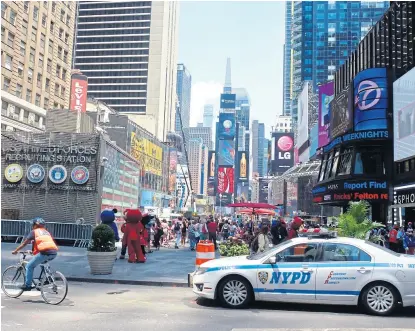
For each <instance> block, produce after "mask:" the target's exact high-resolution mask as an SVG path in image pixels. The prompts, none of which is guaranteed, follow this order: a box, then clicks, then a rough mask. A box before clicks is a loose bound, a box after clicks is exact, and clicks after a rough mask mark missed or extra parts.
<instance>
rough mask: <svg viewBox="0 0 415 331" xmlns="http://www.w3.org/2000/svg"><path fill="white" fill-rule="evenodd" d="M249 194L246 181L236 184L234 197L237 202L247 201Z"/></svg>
mask: <svg viewBox="0 0 415 331" xmlns="http://www.w3.org/2000/svg"><path fill="white" fill-rule="evenodd" d="M248 194H249V184H248V183H244V182H242V183H238V184H237V185H236V198H235V200H236V201H237V202H248Z"/></svg>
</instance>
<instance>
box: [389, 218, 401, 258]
mask: <svg viewBox="0 0 415 331" xmlns="http://www.w3.org/2000/svg"><path fill="white" fill-rule="evenodd" d="M398 230H399V225H398V224H395V225H394V226H393V228H392V229H391V230H390V231H389V248H390V249H391V250H392V251H394V252H399V240H398Z"/></svg>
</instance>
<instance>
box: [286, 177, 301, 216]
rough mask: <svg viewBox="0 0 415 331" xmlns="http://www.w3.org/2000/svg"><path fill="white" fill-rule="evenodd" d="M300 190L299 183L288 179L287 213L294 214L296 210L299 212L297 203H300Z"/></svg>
mask: <svg viewBox="0 0 415 331" xmlns="http://www.w3.org/2000/svg"><path fill="white" fill-rule="evenodd" d="M297 195H298V190H297V183H296V182H295V181H293V180H289V181H287V205H286V214H288V215H293V213H294V212H297V210H298V208H297V203H298V198H297Z"/></svg>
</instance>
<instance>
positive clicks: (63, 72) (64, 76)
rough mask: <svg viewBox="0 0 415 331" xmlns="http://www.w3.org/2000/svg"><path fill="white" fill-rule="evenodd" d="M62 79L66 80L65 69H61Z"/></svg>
mask: <svg viewBox="0 0 415 331" xmlns="http://www.w3.org/2000/svg"><path fill="white" fill-rule="evenodd" d="M62 79H63V80H66V69H62Z"/></svg>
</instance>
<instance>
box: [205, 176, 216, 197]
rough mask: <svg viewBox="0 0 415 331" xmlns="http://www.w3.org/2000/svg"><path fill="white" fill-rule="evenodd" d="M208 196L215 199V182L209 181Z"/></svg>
mask: <svg viewBox="0 0 415 331" xmlns="http://www.w3.org/2000/svg"><path fill="white" fill-rule="evenodd" d="M207 195H208V196H210V197H214V196H215V195H216V192H215V180H214V179H213V180H212V179H209V180H208V187H207Z"/></svg>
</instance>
